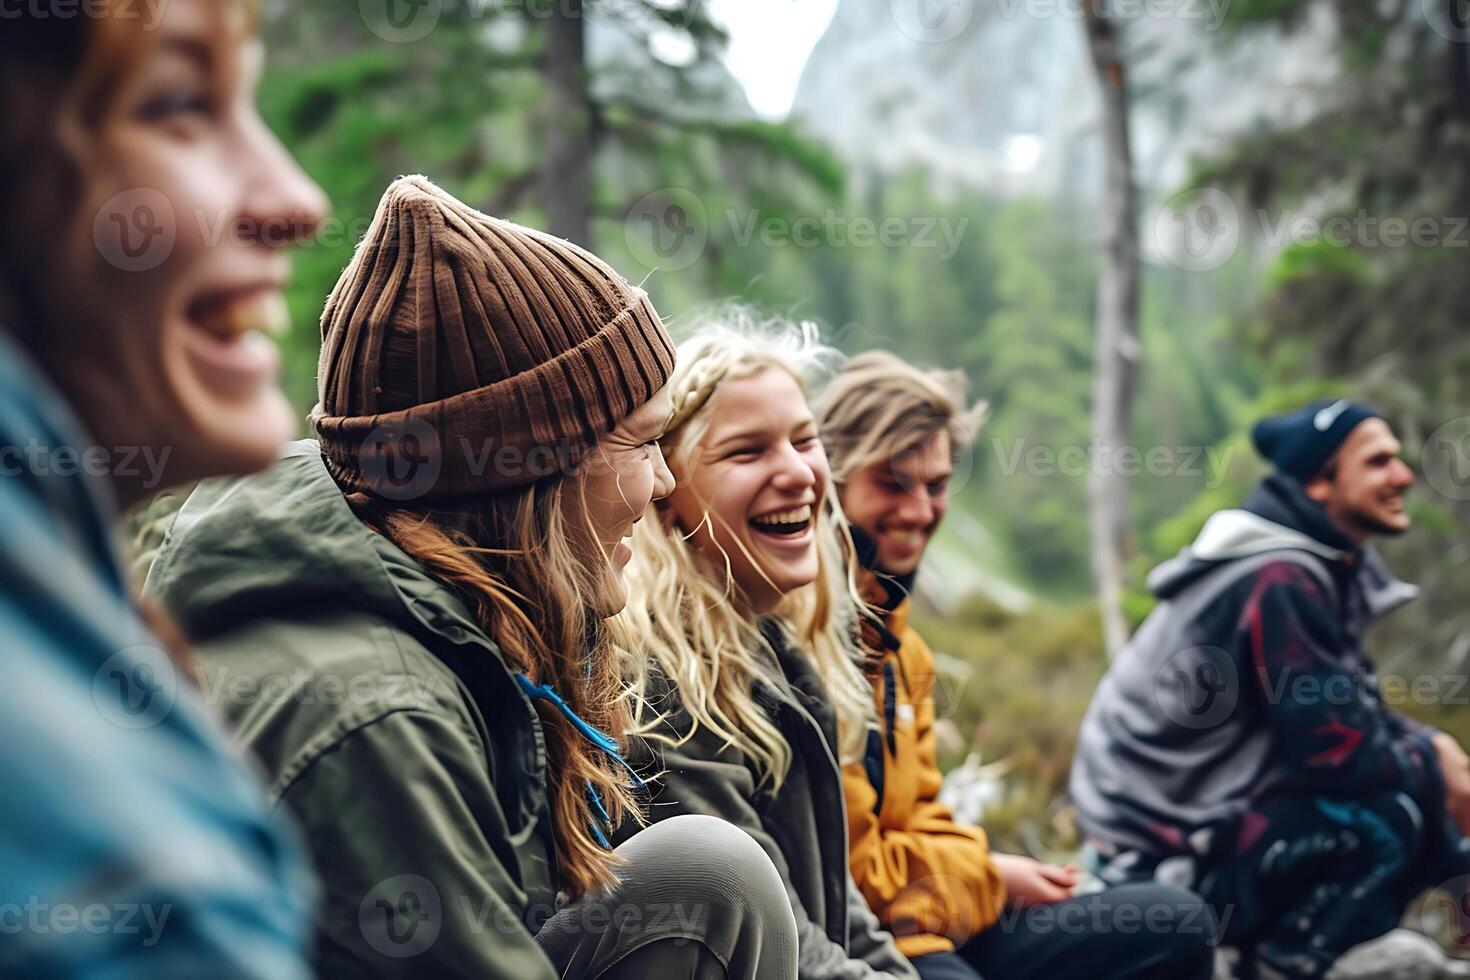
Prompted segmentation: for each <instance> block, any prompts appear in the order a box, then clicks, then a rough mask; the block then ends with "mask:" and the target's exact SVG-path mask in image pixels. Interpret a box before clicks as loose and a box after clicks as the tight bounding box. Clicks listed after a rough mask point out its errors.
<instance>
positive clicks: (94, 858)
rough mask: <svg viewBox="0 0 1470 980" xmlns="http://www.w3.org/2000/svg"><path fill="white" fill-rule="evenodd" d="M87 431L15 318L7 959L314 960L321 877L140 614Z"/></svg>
mask: <svg viewBox="0 0 1470 980" xmlns="http://www.w3.org/2000/svg"><path fill="white" fill-rule="evenodd" d="M89 445H90V443H89V442H88V441H87V440H85V439H84V438H83V437H82V433H81V432H80V430H79V429H78V427H77V425H76V423H75V421H74V420H73V418H72V417H71V415H70V413H69V412H68V411H67V408H66V406H65V405H64V404H63V403H62V401H61V399H60V398H59V397H58V396H57V394H56V393H55V392H54V391H53V390H52V389H50V388H49V387H48V386H46V384H45V382H44V381H43V380H42V375H41V374H40V372H39V370H37V368H36V367H35V366H34V364H32V363H31V362H30V361H29V360H28V359H27V358H26V357H25V356H24V354H23V353H22V352H21V351H20V350H19V349H18V348H17V347H16V346H15V345H14V343H13V342H12V341H11V340H10V338H9V336H8V335H7V334H6V333H5V331H4V330H0V637H3V638H4V639H3V642H0V664H3V666H4V675H3V679H4V683H3V684H0V746H3V747H4V753H5V762H4V764H3V768H0V772H3V774H4V781H3V783H4V791H3V793H0V976H14V977H43V976H45V977H59V976H68V977H109V978H114V977H115V978H130V977H139V978H142V977H148V978H154V977H198V976H208V977H212V978H224V977H231V978H233V977H262V978H265V977H269V978H272V980H281V978H293V977H301V976H306V975H307V969H306V966H305V963H306V951H305V946H306V943H307V937H308V936H309V935H310V928H311V907H312V898H313V894H312V886H311V882H310V876H309V874H308V872H307V870H306V867H305V865H304V863H303V861H302V859H301V858H300V857H299V856H298V851H297V848H296V845H295V843H294V840H293V839H292V838H291V837H290V835H288V834H286V833H284V832H283V830H282V828H281V827H280V825H279V824H278V823H277V822H276V820H275V819H274V818H273V817H272V816H271V814H270V812H269V810H268V808H267V805H266V802H265V799H264V796H263V794H262V793H261V791H260V790H259V789H258V788H257V786H256V784H255V782H254V780H253V779H252V778H251V775H250V773H249V771H248V770H247V769H246V767H245V765H244V763H243V761H242V760H241V759H240V758H239V757H238V756H237V755H236V753H235V751H234V750H232V748H231V747H230V746H229V744H228V742H227V741H226V740H225V738H224V737H223V736H222V734H221V732H220V729H219V728H218V727H217V726H216V724H215V723H214V722H213V720H212V718H211V717H210V716H209V715H208V713H207V712H206V711H205V709H204V706H203V704H202V702H201V701H200V699H199V697H198V696H197V694H196V693H195V692H194V690H193V688H192V687H191V686H190V685H189V684H188V683H187V682H186V681H184V680H183V679H182V678H181V677H179V676H177V675H176V674H175V672H174V668H173V666H172V663H171V661H170V660H169V658H168V657H166V656H165V655H164V654H163V653H162V652H161V651H160V650H159V648H158V644H157V641H156V640H155V639H154V638H153V637H152V636H151V635H150V634H149V632H148V630H147V629H146V628H145V627H144V625H143V624H142V622H141V621H140V620H139V618H138V615H137V613H136V612H135V609H134V606H133V603H132V601H131V599H130V594H129V591H128V588H127V585H126V582H125V580H124V577H123V574H122V572H121V568H120V565H119V562H118V559H117V555H116V553H115V551H114V548H113V543H112V540H111V533H112V532H111V518H112V514H111V512H110V510H109V506H108V498H107V496H106V488H105V486H103V485H101V484H100V483H99V482H98V480H97V478H96V477H95V476H93V477H88V476H87V475H85V473H84V472H82V471H83V470H85V469H87V468H89V467H87V466H85V465H82V463H83V461H84V458H83V457H81V456H80V455H79V453H80V450H81V449H83V448H84V447H87V446H89ZM96 459H97V451H96V450H94V452H93V461H94V462H93V466H95V460H96ZM113 459H114V460H115V461H117V462H118V463H119V464H125V461H124V460H123V459H122V457H121V455H115V456H114V457H113Z"/></svg>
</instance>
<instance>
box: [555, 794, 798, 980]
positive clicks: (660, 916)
mask: <svg viewBox="0 0 1470 980" xmlns="http://www.w3.org/2000/svg"><path fill="white" fill-rule="evenodd" d="M618 854H620V855H622V857H623V858H624V859H625V861H626V862H627V863H626V864H624V865H623V866H622V867H621V868H620V869H619V870H618V878H619V883H618V885H617V886H616V887H615V888H613V889H611V890H609V891H607V892H602V893H598V894H594V895H586V896H583V897H582V898H580V899H578V900H577V901H576V902H574V903H572V904H571V905H569V906H567V907H566V908H564V909H562V910H561V911H559V912H557V914H556V915H554V916H552V917H551V919H550V920H548V921H547V923H546V925H545V926H544V927H543V928H542V929H541V931H540V932H539V933H537V934H536V941H537V942H538V943H540V944H541V948H542V949H543V950H544V951H545V952H546V955H547V956H549V957H550V958H551V962H552V964H553V965H554V966H555V967H556V968H557V972H558V973H559V974H560V975H561V976H563V977H567V978H569V980H634V978H636V980H648V978H650V977H657V978H659V980H666V978H667V980H685V978H688V980H795V977H796V919H795V917H794V916H793V915H792V912H791V900H790V899H789V898H787V896H786V890H785V888H784V887H783V886H782V884H781V877H780V875H779V874H777V873H776V867H775V865H773V864H771V859H770V858H768V857H767V856H766V853H765V851H762V850H761V848H760V845H759V844H757V843H756V842H755V841H754V840H752V839H751V837H750V835H749V834H747V833H745V832H744V831H743V830H740V829H738V828H737V827H735V826H733V825H732V824H729V823H726V822H725V821H724V820H720V819H719V818H717V817H704V816H692V815H686V816H678V817H670V818H669V819H667V820H661V821H659V822H658V823H656V824H654V825H652V826H651V827H648V828H646V829H644V830H641V831H639V832H638V833H637V834H634V835H633V836H632V837H631V838H629V839H628V840H627V841H626V842H625V843H624V844H623V845H622V846H621V847H619V848H618Z"/></svg>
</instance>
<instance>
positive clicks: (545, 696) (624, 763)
mask: <svg viewBox="0 0 1470 980" xmlns="http://www.w3.org/2000/svg"><path fill="white" fill-rule="evenodd" d="M515 677H516V683H517V684H519V685H520V686H521V690H522V691H523V692H525V695H526V696H527V697H528V698H531V699H532V700H534V701H545V702H546V703H547V704H550V705H552V706H554V707H555V708H556V710H558V711H560V712H561V713H562V717H564V718H566V720H567V721H569V722H571V724H572V727H573V728H575V729H576V730H577V732H578V733H579V734H580V735H581V736H582V737H583V738H585V739H586V740H587V741H589V742H591V743H592V744H593V745H595V746H597V747H598V748H599V749H601V750H602V751H603V752H604V753H605V754H606V755H607V756H608V758H610V759H612V760H613V761H614V762H616V763H617V764H618V765H619V766H621V767H622V768H623V771H624V772H626V773H627V774H628V776H629V778H631V779H632V780H633V786H634V788H635V789H644V788H645V787H646V785H647V784H645V783H644V782H643V779H642V777H640V776H639V775H638V773H637V772H635V771H634V769H633V767H632V766H630V765H628V760H626V759H624V758H623V756H622V754H621V753H620V752H619V751H618V743H617V742H616V741H615V740H614V739H613V738H612V737H611V736H609V735H607V734H606V733H604V732H600V731H598V730H597V729H596V728H594V727H593V726H592V725H589V724H587V722H585V721H583V720H582V719H581V718H579V717H578V716H577V713H576V712H575V711H573V710H572V706H571V705H569V704H567V703H566V702H565V701H563V700H562V697H561V695H560V694H557V693H556V689H555V688H553V687H552V686H551V685H550V684H537V683H536V682H535V681H533V680H531V678H529V677H527V676H526V675H525V674H521V673H517V674H516V675H515ZM587 800H588V802H589V803H591V804H592V809H593V810H594V811H596V813H597V815H598V816H599V817H600V818H601V819H602V822H603V823H604V824H606V825H607V826H608V827H611V826H612V817H611V816H609V815H608V812H607V808H606V807H604V806H603V805H602V796H601V795H600V794H599V793H598V792H597V787H595V786H593V785H592V783H591V782H590V781H589V782H588V783H587ZM589 829H590V830H591V831H592V834H593V836H594V837H596V838H597V842H598V843H599V844H601V845H602V846H603V847H606V848H609V849H611V848H612V844H610V843H609V842H608V839H607V835H606V834H604V833H603V832H602V829H601V828H600V827H598V826H597V825H596V824H595V823H594V824H591V825H589Z"/></svg>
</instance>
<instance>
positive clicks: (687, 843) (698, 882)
mask: <svg viewBox="0 0 1470 980" xmlns="http://www.w3.org/2000/svg"><path fill="white" fill-rule="evenodd" d="M618 852H619V854H621V855H622V856H623V857H624V858H625V859H627V861H628V865H627V868H626V873H625V874H624V875H623V876H622V877H623V883H624V887H625V888H640V887H642V888H648V889H655V890H657V892H658V893H659V894H660V895H661V896H663V897H664V899H665V900H666V901H672V900H679V901H684V902H688V903H691V904H695V905H700V906H703V907H705V908H707V909H708V910H709V912H710V914H711V915H713V916H715V917H717V918H724V917H729V916H756V917H759V918H762V919H765V918H769V917H771V916H779V915H780V914H781V913H782V912H783V911H784V913H785V914H786V915H790V914H791V901H790V899H789V898H788V897H787V895H786V889H785V887H784V886H783V885H782V884H781V876H780V875H779V874H778V873H777V871H776V866H775V865H774V864H772V863H771V859H770V857H769V856H767V854H766V852H765V851H764V850H762V849H761V846H760V845H759V844H757V843H756V842H755V839H754V838H753V837H751V836H750V835H749V834H747V833H746V832H745V831H743V830H741V829H740V828H739V827H736V826H735V825H734V824H732V823H730V822H729V821H727V820H722V819H720V818H719V817H710V816H703V815H697V814H684V815H680V816H677V817H670V818H668V819H667V820H661V821H659V822H658V823H656V824H653V825H652V826H649V827H647V828H645V829H643V830H641V831H639V832H638V833H636V834H634V835H633V836H632V837H631V838H629V839H628V841H627V842H626V843H625V844H623V846H622V847H620V848H618Z"/></svg>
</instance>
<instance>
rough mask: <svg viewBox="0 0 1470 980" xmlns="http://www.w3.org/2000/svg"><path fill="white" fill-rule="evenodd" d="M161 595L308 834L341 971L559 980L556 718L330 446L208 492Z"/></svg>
mask: <svg viewBox="0 0 1470 980" xmlns="http://www.w3.org/2000/svg"><path fill="white" fill-rule="evenodd" d="M147 591H148V592H150V593H151V594H152V595H154V596H155V597H156V598H158V599H159V600H161V601H162V602H163V603H164V604H165V605H166V606H167V607H168V608H169V609H170V610H171V611H172V612H173V613H174V614H175V616H176V617H177V618H178V619H179V620H180V622H181V623H182V624H183V626H184V627H185V629H186V631H187V632H188V633H189V635H190V637H191V639H192V640H193V641H194V642H195V648H194V649H195V652H196V654H197V656H198V659H199V662H200V667H201V672H202V675H203V677H202V685H203V687H204V693H205V697H206V699H207V700H209V701H211V702H212V703H213V704H214V706H215V707H216V709H217V710H218V711H219V712H220V713H221V714H222V715H223V716H224V717H225V719H226V720H227V722H228V724H229V726H230V727H231V729H232V730H233V731H234V733H235V734H236V736H237V737H238V738H240V739H241V740H242V741H243V742H244V743H245V744H246V745H247V746H248V747H249V748H250V749H251V750H252V751H253V752H254V754H255V755H256V757H257V758H258V759H259V760H260V762H261V763H262V765H263V766H264V768H265V772H266V776H267V779H268V783H269V790H270V794H271V797H272V799H273V800H275V801H278V802H279V803H280V804H283V805H284V806H285V807H286V808H287V809H288V810H289V811H290V812H291V814H292V815H293V816H294V817H295V819H296V822H297V823H298V824H299V825H300V827H301V829H302V831H303V832H304V835H305V838H306V840H307V841H308V843H309V846H310V850H311V854H312V857H313V859H314V863H315V865H316V870H317V873H318V875H319V876H320V877H321V880H322V885H323V889H322V891H323V897H324V900H323V904H322V907H321V909H320V913H319V920H318V923H317V926H318V928H317V945H318V949H317V968H318V970H319V972H320V974H321V975H322V976H325V977H333V978H336V977H347V976H363V975H374V976H383V975H405V976H407V975H414V976H474V977H482V978H505V980H528V978H532V980H551V978H553V977H555V972H554V971H553V969H552V966H551V963H550V961H549V960H548V959H547V958H546V957H545V956H544V955H543V954H542V953H541V951H540V949H539V948H538V947H537V945H536V942H535V940H534V939H533V932H534V930H535V929H537V928H539V927H540V925H541V923H542V922H544V920H545V919H546V918H547V917H548V916H549V915H550V914H551V913H552V912H553V911H554V904H555V901H556V885H555V881H556V868H555V852H554V847H553V843H552V837H551V822H550V816H549V811H548V807H547V794H546V788H545V766H546V751H545V746H544V743H543V741H542V733H541V726H540V723H539V721H538V719H537V715H536V711H535V709H534V708H533V707H532V705H531V702H530V701H529V699H528V698H527V697H526V696H525V695H524V694H522V693H521V691H520V690H519V688H518V687H517V685H516V682H515V678H514V676H513V674H512V673H511V671H510V670H509V669H508V668H507V666H506V665H505V663H504V661H503V660H502V658H501V655H500V652H499V651H498V650H497V649H496V647H495V645H494V644H493V643H492V642H491V641H490V640H489V639H488V638H487V637H486V636H485V634H484V633H483V632H482V631H481V630H480V629H479V627H477V626H476V625H475V623H474V622H473V620H472V618H471V617H470V615H469V614H468V612H467V611H466V609H465V607H464V605H463V604H462V603H461V602H460V601H459V600H458V598H457V597H456V596H455V595H453V594H452V593H451V592H450V591H449V590H448V589H446V588H445V587H444V586H442V585H440V584H439V583H438V582H436V581H435V580H433V579H431V578H429V577H428V576H427V575H426V574H425V573H424V572H423V570H422V569H421V568H420V567H419V566H418V565H417V564H416V563H415V562H414V561H413V560H412V559H410V558H409V557H408V556H407V555H405V554H404V553H403V552H402V551H400V550H399V549H398V548H397V547H395V546H394V545H393V544H392V543H390V542H389V541H388V540H386V539H385V538H383V537H381V536H380V535H377V534H375V533H373V532H371V531H369V530H368V529H367V528H366V527H365V526H364V525H363V524H362V523H361V522H360V521H358V519H357V518H356V517H355V516H354V515H353V513H352V511H351V509H350V508H349V507H348V506H347V503H346V501H345V499H344V498H343V496H342V494H341V492H339V490H338V489H337V486H336V485H335V484H334V483H333V482H332V479H331V477H330V476H329V475H328V474H327V471H326V468H325V467H324V466H323V465H322V461H321V456H320V454H319V452H318V450H317V446H316V444H315V443H313V442H300V443H295V444H293V445H292V446H291V447H289V448H288V450H287V453H286V455H285V457H284V458H283V459H282V460H281V461H280V462H279V463H277V464H276V465H275V466H274V467H272V468H271V469H270V470H267V471H266V472H265V473H263V474H259V475H256V476H253V477H247V478H244V479H227V480H211V481H206V482H205V483H203V484H201V485H200V486H199V487H198V488H197V489H196V490H195V491H194V493H193V494H192V495H191V496H190V497H189V499H188V501H187V502H186V503H185V504H184V506H183V508H182V510H181V511H180V512H179V514H178V517H177V519H176V520H175V521H174V523H173V525H172V527H171V528H170V530H169V532H168V535H167V537H166V539H165V541H164V543H163V546H162V548H161V550H160V552H159V555H158V557H157V560H156V561H155V562H154V564H153V566H152V568H151V570H150V572H149V575H148V583H147ZM450 665H453V666H452V667H451V666H450ZM467 685H468V686H467ZM472 690H473V692H474V694H473V696H472V694H471V691H472Z"/></svg>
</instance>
